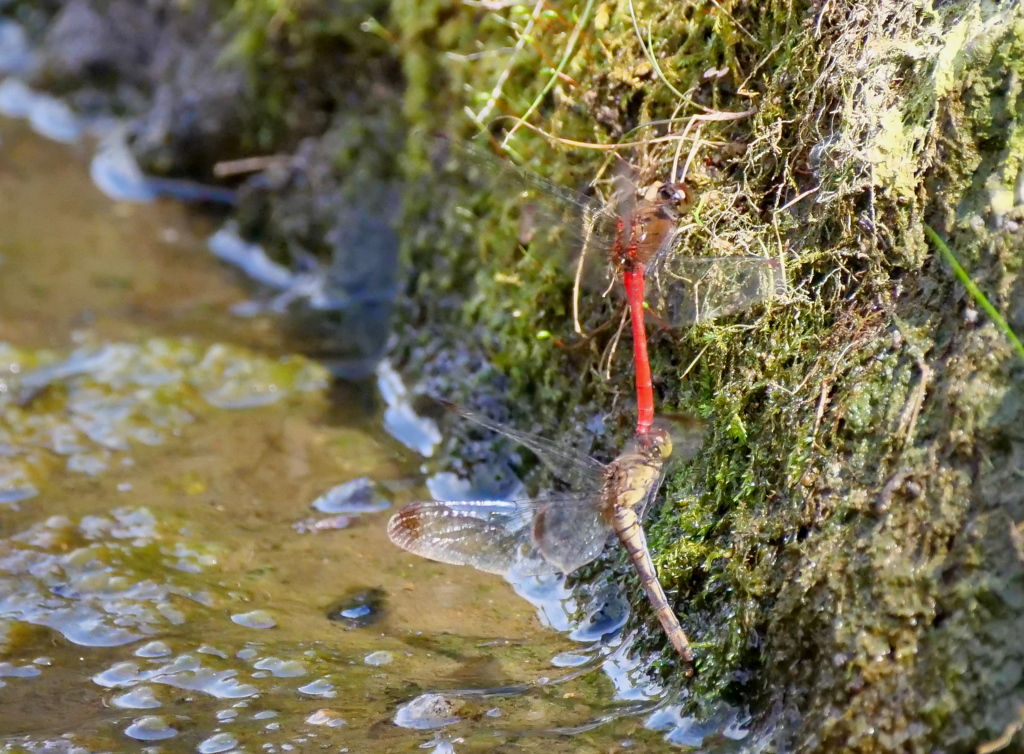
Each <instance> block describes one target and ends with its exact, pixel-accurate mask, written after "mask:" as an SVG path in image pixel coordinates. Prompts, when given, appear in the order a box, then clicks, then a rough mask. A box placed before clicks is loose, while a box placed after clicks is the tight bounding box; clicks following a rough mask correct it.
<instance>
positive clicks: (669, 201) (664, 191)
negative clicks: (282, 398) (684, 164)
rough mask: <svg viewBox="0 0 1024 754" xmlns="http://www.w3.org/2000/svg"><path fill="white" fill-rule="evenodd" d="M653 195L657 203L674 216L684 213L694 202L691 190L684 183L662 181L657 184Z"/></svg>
mask: <svg viewBox="0 0 1024 754" xmlns="http://www.w3.org/2000/svg"><path fill="white" fill-rule="evenodd" d="M655 196H656V201H657V202H658V203H659V204H661V205H662V206H663V207H666V208H668V209H669V210H670V211H672V212H674V213H675V214H676V216H682V215H685V214H686V213H687V212H689V211H690V209H691V208H692V207H693V204H694V193H693V190H692V189H691V188H690V187H689V186H687V185H686V184H685V183H663V184H661V185H660V186H658V189H657V192H656V194H655Z"/></svg>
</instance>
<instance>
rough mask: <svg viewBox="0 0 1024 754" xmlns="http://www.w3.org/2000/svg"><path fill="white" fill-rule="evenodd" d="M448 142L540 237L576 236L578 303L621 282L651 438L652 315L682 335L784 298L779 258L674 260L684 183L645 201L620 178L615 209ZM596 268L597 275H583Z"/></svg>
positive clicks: (687, 196)
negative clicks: (516, 206)
mask: <svg viewBox="0 0 1024 754" xmlns="http://www.w3.org/2000/svg"><path fill="white" fill-rule="evenodd" d="M442 141H443V142H444V143H445V144H446V145H448V146H447V149H446V151H448V152H454V153H455V154H457V155H459V156H460V157H465V163H463V164H468V165H470V166H474V165H475V166H476V167H478V168H479V169H480V172H481V173H482V174H483V178H482V179H483V180H484V181H487V182H489V183H491V184H496V185H497V186H499V187H500V188H501V189H503V190H504V191H505V192H506V193H508V192H514V193H517V194H520V195H521V196H522V197H523V201H524V202H525V206H528V207H529V212H528V213H527V215H528V217H529V220H530V223H531V225H533V226H534V227H536V228H537V229H538V231H542V230H543V229H544V228H545V227H550V228H554V229H557V230H558V231H562V230H566V229H568V230H569V231H570V234H571V235H572V236H573V237H574V238H575V240H576V242H577V243H576V244H575V245H576V247H577V249H579V250H580V254H579V256H578V258H577V266H576V271H575V278H576V285H575V286H574V295H575V297H576V298H577V299H578V295H579V286H580V283H581V281H582V280H584V279H586V280H588V281H591V282H592V283H593V285H592V286H591V287H597V288H599V289H602V290H603V291H605V292H607V291H608V290H610V289H611V288H612V287H613V286H614V285H615V284H616V283H617V282H618V283H621V284H622V286H623V289H624V292H625V295H626V300H627V301H628V303H629V309H630V318H631V320H632V332H633V356H634V366H635V371H636V391H637V433H638V434H644V433H645V432H647V431H648V430H649V429H650V428H651V426H652V423H653V421H654V390H653V386H652V381H651V367H650V362H649V360H648V356H647V335H646V330H645V326H644V319H645V316H646V315H649V316H651V318H652V319H653V320H654V321H655V322H657V323H659V324H660V325H661V326H664V327H668V328H678V327H684V326H687V325H692V324H695V323H698V322H704V321H708V320H712V319H715V318H717V317H722V316H728V315H732V314H738V313H740V312H743V311H745V310H746V309H749V308H750V307H751V306H753V305H755V304H757V303H760V302H764V301H768V300H770V299H772V298H774V297H777V296H780V295H782V294H783V293H784V292H785V290H786V285H785V280H784V276H783V272H782V267H781V265H780V264H779V263H778V262H777V261H776V260H774V259H770V258H768V257H760V256H719V257H693V256H687V255H684V254H681V253H678V252H676V250H675V246H676V244H675V242H676V240H677V239H678V234H679V222H680V219H681V218H682V217H683V215H684V214H685V213H687V212H688V211H690V209H692V207H693V205H694V196H693V193H692V191H691V190H690V189H689V188H688V187H687V186H686V185H685V184H683V183H671V182H669V183H663V184H661V185H659V186H656V187H653V188H652V189H651V190H649V191H648V192H646V194H645V196H644V197H643V198H641V199H640V200H639V201H638V200H637V192H636V190H635V188H634V186H633V184H632V182H631V180H630V179H629V178H628V177H627V176H626V175H625V173H621V174H620V175H618V176H616V180H615V191H614V196H613V201H612V202H609V203H603V202H601V201H598V200H597V199H594V198H591V197H588V196H584V195H583V194H580V193H577V192H575V191H572V190H571V189H568V188H565V187H563V186H558V185H556V184H553V183H551V182H549V181H546V180H545V179H543V178H541V177H540V176H538V175H536V174H535V173H532V172H530V171H528V170H525V169H523V168H519V167H517V166H514V165H511V164H510V163H507V162H502V161H500V160H498V159H497V158H495V157H494V156H493V155H491V154H490V153H489V152H486V151H484V150H482V149H480V148H479V147H476V146H474V145H472V144H466V145H459V146H457V147H456V146H455V145H454V144H452V143H451V142H449V141H448V140H447V139H442ZM453 147H454V149H453ZM462 162H463V161H462V160H460V163H462ZM530 235H533V233H532V232H531V234H530ZM531 242H532V241H531ZM595 267H596V268H597V274H593V272H590V273H585V272H584V271H585V270H586V269H588V268H591V269H592V268H595ZM574 312H575V300H574ZM577 319H578V317H577Z"/></svg>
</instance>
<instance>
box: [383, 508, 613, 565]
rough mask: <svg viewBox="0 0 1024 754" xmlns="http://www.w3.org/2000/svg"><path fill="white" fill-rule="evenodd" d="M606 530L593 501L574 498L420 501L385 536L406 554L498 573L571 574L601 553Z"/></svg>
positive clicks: (397, 516)
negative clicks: (538, 536) (537, 533)
mask: <svg viewBox="0 0 1024 754" xmlns="http://www.w3.org/2000/svg"><path fill="white" fill-rule="evenodd" d="M538 522H544V523H543V524H542V525H541V527H540V530H539V534H540V538H539V540H538V539H535V532H537V531H538V529H537V524H538ZM609 532H610V527H608V526H606V525H602V523H601V521H600V518H599V517H598V515H597V510H596V509H595V508H594V506H593V504H592V502H591V501H587V500H583V499H581V498H579V497H576V496H551V497H546V498H537V499H533V500H517V501H503V500H480V501H468V502H419V503H412V504H410V505H407V506H405V507H404V508H402V509H401V510H400V511H399V512H398V513H396V514H395V515H394V516H392V518H391V520H390V521H389V522H388V537H390V539H391V541H392V542H394V543H395V544H396V545H398V546H399V547H401V548H402V549H404V550H408V551H409V552H412V553H414V554H416V555H420V556H422V557H425V558H429V559H430V560H437V561H440V562H442V563H451V564H453V565H469V566H473V567H474V568H477V569H479V570H481V571H486V572H488V573H496V574H499V575H506V574H508V573H509V572H510V571H513V570H515V572H516V573H517V574H521V575H531V574H539V573H546V572H547V573H550V572H552V571H555V570H558V571H562V572H564V573H569V572H571V571H572V570H575V569H576V568H579V567H580V566H581V565H584V564H585V563H589V562H590V561H591V560H593V559H594V558H596V557H597V556H598V555H599V554H600V553H601V548H603V546H604V543H605V541H606V540H607V538H608V533H609ZM563 537H564V540H562V538H563ZM598 540H599V546H598ZM582 558H587V559H585V560H582ZM567 568H568V569H570V570H565V569H567Z"/></svg>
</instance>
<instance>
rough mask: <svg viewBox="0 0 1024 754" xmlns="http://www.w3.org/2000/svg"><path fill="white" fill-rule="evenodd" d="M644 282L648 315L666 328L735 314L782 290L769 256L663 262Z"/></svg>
mask: <svg viewBox="0 0 1024 754" xmlns="http://www.w3.org/2000/svg"><path fill="white" fill-rule="evenodd" d="M647 281H648V284H647V303H648V306H649V307H650V311H651V313H652V315H653V316H654V317H655V319H658V320H660V321H661V322H662V323H664V324H666V325H668V326H670V327H683V326H686V325H692V324H696V323H698V322H705V321H708V320H713V319H716V318H718V317H727V316H730V315H733V314H739V313H741V312H744V311H746V310H747V309H749V308H750V307H751V306H754V305H755V304H758V303H762V302H765V301H769V300H771V299H773V298H776V297H779V296H782V295H783V294H784V293H785V291H786V282H785V280H784V279H783V275H782V267H781V265H779V263H778V262H777V261H775V260H774V259H768V258H767V257H678V256H677V257H667V258H665V259H664V260H662V261H661V262H660V263H659V264H658V265H657V266H656V267H654V268H653V269H652V270H649V271H648V275H647Z"/></svg>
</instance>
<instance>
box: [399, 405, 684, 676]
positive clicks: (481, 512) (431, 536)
mask: <svg viewBox="0 0 1024 754" xmlns="http://www.w3.org/2000/svg"><path fill="white" fill-rule="evenodd" d="M459 413H461V414H462V416H464V417H465V418H466V419H468V420H470V421H472V422H475V423H476V424H478V425H479V426H481V427H484V428H486V429H489V430H492V431H494V432H498V433H500V434H502V435H505V436H506V437H509V438H511V439H512V440H514V441H516V442H517V443H519V444H520V445H523V446H524V447H526V448H528V449H529V450H530V451H532V452H533V453H534V454H535V455H536V456H537V457H538V458H539V459H540V460H541V461H542V462H543V463H544V464H545V465H546V466H547V467H548V468H549V469H550V470H551V471H552V473H554V475H555V476H556V477H558V478H559V479H561V480H562V481H564V482H566V483H567V484H568V485H569V486H570V488H571V489H570V491H569V492H563V493H553V494H548V495H542V496H537V497H532V498H529V499H523V500H473V501H466V502H462V501H430V502H417V503H412V504H410V505H407V506H405V507H404V508H402V509H401V510H400V511H398V513H396V514H395V515H394V516H393V517H392V518H391V520H390V521H389V522H388V536H389V537H390V538H391V541H392V542H394V543H395V544H396V545H398V546H399V547H402V548H404V549H406V550H408V551H409V552H412V553H415V554H416V555H420V556H422V557H425V558H429V559H431V560H437V561H440V562H442V563H452V564H455V565H470V566H473V567H474V568H478V569H480V570H481V571H487V572H489V573H496V574H499V575H508V574H510V573H517V574H521V575H528V574H530V573H541V572H544V571H545V570H546V571H549V572H550V571H559V572H561V573H566V574H568V573H572V572H573V571H575V570H577V569H578V568H581V567H582V566H584V565H586V564H587V563H590V562H592V561H593V560H595V559H596V558H597V557H598V556H599V555H600V554H601V551H602V550H603V549H604V546H605V543H606V542H607V541H608V538H609V535H610V534H611V533H612V532H613V531H614V532H615V534H616V535H617V536H618V538H619V540H620V541H621V542H622V543H623V545H625V547H626V550H627V552H628V553H629V557H630V559H631V560H632V561H633V566H634V567H635V568H636V570H637V573H638V574H639V576H640V583H641V585H642V586H643V589H644V592H646V594H647V598H648V600H649V601H650V603H651V606H652V607H653V608H654V610H655V612H656V613H657V615H658V619H659V620H660V621H661V625H662V628H663V629H664V630H665V634H666V635H667V636H668V639H669V641H670V642H671V643H672V646H673V647H674V648H675V649H676V651H677V652H678V653H679V655H680V656H681V657H682V658H683V660H684V661H685V662H686V663H687V666H689V665H690V664H691V663H692V661H693V653H692V651H691V649H690V644H689V641H688V640H687V638H686V634H685V633H684V632H683V629H682V627H681V626H680V625H679V620H678V619H677V618H676V615H675V613H674V612H673V611H672V608H671V607H670V606H669V604H668V599H667V598H666V597H665V592H664V590H663V589H662V587H661V584H660V582H659V581H658V576H657V572H656V571H655V568H654V564H653V563H652V562H651V556H650V553H649V552H648V549H647V540H646V537H645V536H644V531H643V528H642V526H641V522H642V520H643V517H644V514H645V513H646V511H647V508H648V506H649V505H650V503H651V501H652V500H653V499H654V498H655V496H656V495H657V493H658V488H659V487H660V486H661V482H662V479H663V478H664V476H665V466H666V462H667V461H668V459H669V457H670V456H671V455H672V452H673V448H675V450H676V451H677V455H682V456H684V457H689V456H692V455H693V454H694V453H695V452H696V450H697V448H698V447H699V445H700V441H701V439H702V437H703V428H702V425H701V424H700V422H699V421H697V420H695V419H685V420H680V421H677V422H673V423H672V424H669V423H668V422H665V421H663V420H658V421H656V422H655V423H654V425H653V426H652V428H651V429H650V431H648V432H646V433H644V434H642V435H635V436H634V437H633V438H632V439H631V440H630V441H629V442H628V443H627V445H626V447H625V448H624V449H623V451H622V453H621V454H620V455H619V456H618V457H617V458H615V459H614V460H613V461H611V462H610V463H608V464H603V463H601V462H599V461H597V460H595V459H593V458H591V457H590V456H588V455H585V454H583V453H580V452H578V451H575V450H573V449H571V448H567V447H564V446H562V445H559V444H557V443H554V442H551V441H550V440H546V439H544V438H541V437H538V436H536V435H532V434H528V433H525V432H519V431H517V430H514V429H512V428H510V427H506V426H504V425H502V424H498V423H497V422H493V421H490V420H488V419H486V418H483V417H481V416H478V415H475V414H471V413H467V412H464V411H459ZM673 438H674V439H675V442H673Z"/></svg>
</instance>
